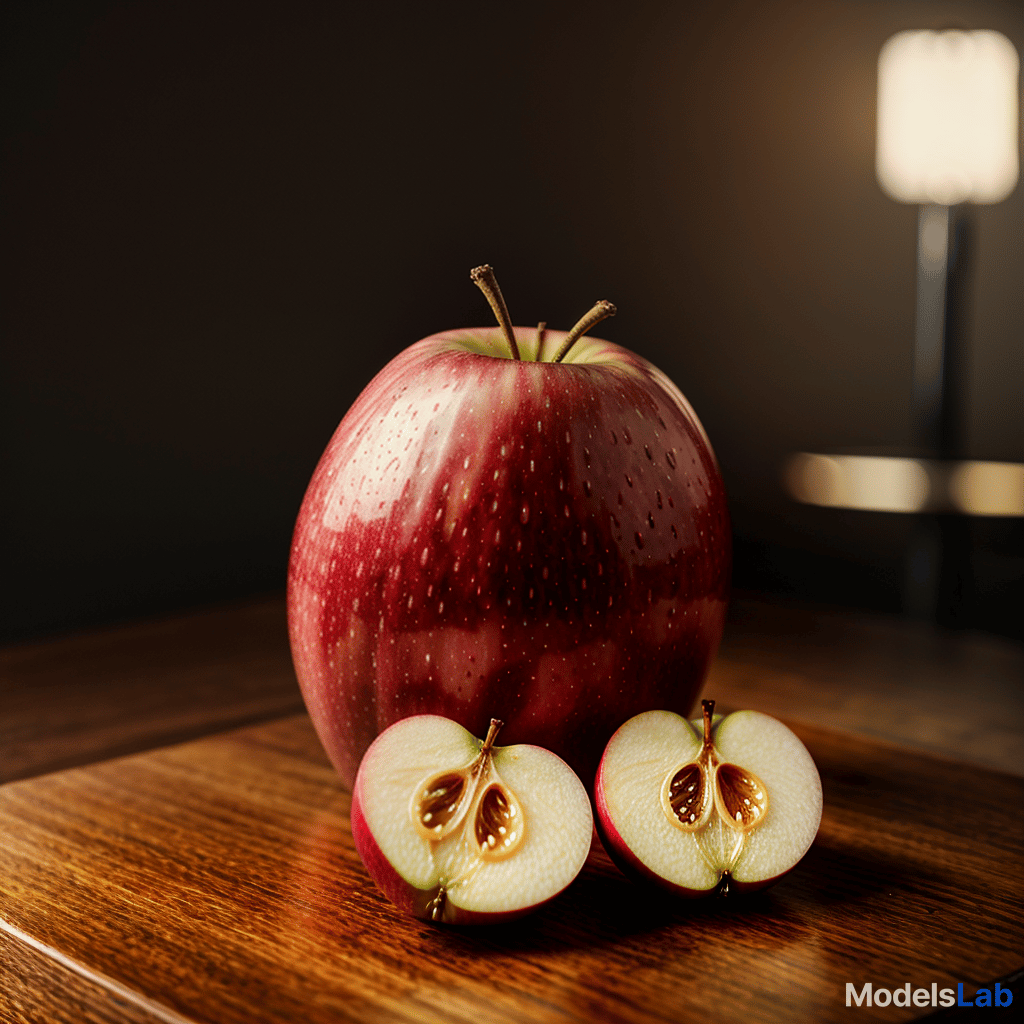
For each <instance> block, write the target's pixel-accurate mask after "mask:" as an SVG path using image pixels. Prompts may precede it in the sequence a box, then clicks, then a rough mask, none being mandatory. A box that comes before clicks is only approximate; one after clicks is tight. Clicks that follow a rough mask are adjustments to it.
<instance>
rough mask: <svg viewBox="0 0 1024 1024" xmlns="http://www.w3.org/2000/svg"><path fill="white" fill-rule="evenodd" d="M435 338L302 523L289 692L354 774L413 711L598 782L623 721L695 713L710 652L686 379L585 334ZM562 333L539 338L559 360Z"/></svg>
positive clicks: (340, 766) (701, 455) (722, 594)
mask: <svg viewBox="0 0 1024 1024" xmlns="http://www.w3.org/2000/svg"><path fill="white" fill-rule="evenodd" d="M516 337H517V342H518V344H519V347H520V349H521V351H522V353H523V359H522V361H517V360H513V359H510V358H508V353H507V348H506V347H505V342H504V340H503V338H502V335H501V332H500V330H499V329H498V328H478V329H466V330H460V331H451V332H446V333H442V334H436V335H433V336H431V337H429V338H425V339H423V340H422V341H419V342H417V343H416V344H414V345H412V346H410V347H409V348H408V349H406V350H405V351H404V352H402V353H401V354H399V355H398V356H397V357H396V358H395V359H393V360H392V361H391V362H390V363H389V364H388V365H387V366H385V367H384V369H383V370H381V371H380V373H379V374H378V375H377V376H376V377H375V378H374V379H373V380H372V381H371V382H370V384H369V385H368V386H367V387H366V389H365V390H364V391H363V393H362V394H361V395H360V396H359V398H358V399H357V400H356V402H355V403H354V404H353V406H352V408H351V409H350V410H349V412H348V413H347V414H346V416H345V417H344V419H343V420H342V422H341V424H340V425H339V427H338V429H337V431H336V432H335V434H334V436H333V437H332V439H331V441H330V443H329V444H328V446H327V449H326V451H325V452H324V454H323V456H322V457H321V459H320V462H319V464H318V466H317V468H316V470H315V472H314V474H313V477H312V480H311V482H310V484H309V487H308V490H307V492H306V495H305V498H304V500H303V503H302V507H301V510H300V512H299V516H298V519H297V522H296V526H295V532H294V537H293V542H292V550H291V558H290V562H289V571H288V622H289V634H290V638H291V647H292V656H293V660H294V664H295V669H296V673H297V676H298V680H299V684H300V686H301V688H302V693H303V696H304V698H305V701H306V705H307V707H308V709H309V712H310V715H311V717H312V720H313V723H314V726H315V728H316V730H317V732H318V734H319V736H320V739H321V741H322V743H323V745H324V748H325V750H326V752H327V754H328V756H329V757H330V759H331V761H332V762H333V764H334V765H335V767H336V768H337V770H338V772H339V774H340V776H341V778H342V780H343V781H344V782H345V783H346V784H347V785H348V786H349V787H351V785H352V783H353V781H354V778H355V774H356V770H357V767H358V765H359V761H360V759H361V757H362V755H363V753H364V752H365V751H366V749H367V748H368V747H369V745H370V743H371V742H372V741H373V740H374V738H375V737H376V736H377V735H378V734H379V733H380V732H382V731H383V730H384V729H385V728H387V727H388V726H389V725H391V724H392V723H394V722H396V721H398V720H400V719H402V718H405V717H408V716H410V715H414V714H437V715H442V716H445V717H448V718H452V719H454V720H455V721H457V722H458V723H459V724H461V725H462V726H464V727H465V728H466V729H467V730H469V731H470V732H471V733H472V734H473V735H476V736H479V735H483V734H484V733H486V731H487V726H488V723H489V721H490V719H491V718H500V719H501V720H502V721H503V722H504V723H505V727H504V729H503V731H502V741H503V743H507V744H516V743H533V744H536V745H539V746H543V747H546V748H548V749H549V750H552V751H553V752H555V753H556V754H558V755H559V756H560V757H562V758H563V760H565V761H567V762H568V763H569V765H570V766H571V767H572V768H573V769H574V770H575V771H576V773H577V774H578V775H579V776H580V778H581V779H583V780H584V782H585V783H586V784H587V785H588V788H589V783H590V780H592V779H593V778H594V772H595V771H596V769H597V765H598V762H599V760H600V757H601V753H602V751H603V750H604V746H605V744H606V743H607V742H608V740H609V738H610V737H611V735H612V733H613V732H614V731H615V729H616V728H617V727H618V726H619V725H620V724H621V723H622V722H623V721H625V720H626V719H628V718H630V717H631V716H633V715H635V714H638V713H639V712H641V711H646V710H650V709H654V708H665V709H668V710H674V711H676V712H678V713H679V714H682V715H685V714H687V713H688V712H689V711H690V709H691V708H692V706H693V703H694V701H695V700H696V698H697V696H698V695H699V692H700V689H701V687H702V685H703V680H704V676H705V674H706V672H707V669H708V666H709V664H710V662H711V659H712V658H713V656H714V654H715V651H716V650H717V647H718V643H719V640H720V638H721V633H722V627H723V624H724V619H725V609H726V601H727V597H728V586H729V577H730V571H731V544H730V529H729V518H728V511H727V506H726V496H725V489H724V486H723V483H722V479H721V475H720V473H719V469H718V465H717V463H716V461H715V457H714V454H713V452H712V450H711V446H710V444H709V442H708V439H707V436H706V435H705V433H704V430H703V428H702V427H701V425H700V422H699V421H698V419H697V417H696V414H695V413H694V412H693V410H692V409H691V407H690V405H689V403H688V402H687V401H686V399H685V398H684V397H683V395H682V393H681V392H680V391H679V389H678V388H677V387H676V386H675V385H674V384H673V383H672V382H671V381H670V380H669V379H668V378H667V377H666V376H665V375H664V374H663V373H662V372H661V371H659V370H658V369H657V368H655V367H654V366H652V365H651V364H650V363H648V362H647V361H646V360H644V359H642V358H641V357H639V356H637V355H635V354H633V353H632V352H630V351H628V350H627V349H624V348H621V347H620V346H617V345H614V344H612V343H610V342H607V341H603V340H601V339H597V338H590V337H586V338H582V339H580V340H579V341H578V342H577V343H576V345H575V346H574V348H573V349H572V350H571V351H570V353H569V356H568V358H567V359H566V360H565V361H564V362H562V363H557V364H556V363H552V362H545V361H535V359H536V355H537V341H536V338H537V332H536V330H535V329H533V328H529V329H527V328H516ZM564 337H565V334H564V333H562V332H558V331H548V332H547V333H546V336H545V340H544V345H543V348H544V354H545V356H546V357H547V358H550V356H551V354H553V353H554V352H556V351H557V349H558V347H559V346H560V344H561V341H562V339H563V338H564Z"/></svg>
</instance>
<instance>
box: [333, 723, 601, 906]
mask: <svg viewBox="0 0 1024 1024" xmlns="http://www.w3.org/2000/svg"><path fill="white" fill-rule="evenodd" d="M501 725H502V723H501V722H500V721H498V720H497V719H492V720H491V726H490V729H489V731H488V733H487V736H486V738H484V739H483V740H480V739H477V738H476V737H475V736H473V735H472V734H471V733H470V732H468V731H467V730H466V729H464V728H463V727H462V726H461V725H459V724H458V723H457V722H454V721H452V720H451V719H448V718H444V717H442V716H440V715H414V716H413V717H411V718H405V719H402V720H401V721H399V722H396V723H395V724H394V725H392V726H390V727H389V728H388V729H386V730H385V731H384V732H382V733H381V734H380V736H378V737H377V739H376V740H374V742H373V743H372V744H371V746H370V748H369V750H367V752H366V755H365V756H364V757H363V759H362V761H361V763H360V765H359V771H358V773H357V775H356V781H355V786H354V788H353V792H352V838H353V840H354V841H355V846H356V850H357V851H358V853H359V856H360V857H361V858H362V861H363V864H364V865H365V867H366V870H367V871H368V872H369V873H370V875H371V877H372V878H373V880H374V881H375V882H376V883H377V885H378V886H380V888H381V889H382V890H383V891H384V893H385V895H387V896H388V898H389V899H390V900H391V901H392V902H393V903H394V904H395V905H396V906H397V907H398V908H399V909H400V910H402V911H404V912H405V913H408V914H412V915H413V916H415V917H420V918H424V919H426V920H430V921H443V922H446V923H449V924H485V923H494V922H497V921H500V920H508V919H511V918H513V917H518V916H521V915H522V914H526V913H528V912H530V911H532V910H535V909H536V908H537V907H539V906H540V905H541V904H543V903H545V902H547V901H548V900H550V899H552V898H553V897H554V896H557V895H558V894H559V893H560V892H561V891H562V890H563V889H565V888H566V886H568V885H569V883H570V882H571V881H572V880H573V879H574V878H575V877H576V875H577V874H579V871H580V869H581V868H582V867H583V864H584V862H585V861H586V859H587V855H588V854H589V852H590V841H591V837H592V835H593V830H594V825H593V815H592V813H591V809H590V799H589V797H588V796H587V791H586V789H585V788H584V786H583V783H581V782H580V780H579V778H578V777H577V776H576V773H575V772H574V771H573V770H572V769H571V768H570V767H569V766H568V765H567V764H566V763H565V762H564V761H563V760H562V759H561V758H560V757H558V756H557V755H555V754H553V753H551V751H549V750H545V749H544V748H543V747H536V746H531V745H529V744H517V745H515V746H508V747H497V746H495V745H494V741H495V738H496V736H497V734H498V731H499V729H500V728H501Z"/></svg>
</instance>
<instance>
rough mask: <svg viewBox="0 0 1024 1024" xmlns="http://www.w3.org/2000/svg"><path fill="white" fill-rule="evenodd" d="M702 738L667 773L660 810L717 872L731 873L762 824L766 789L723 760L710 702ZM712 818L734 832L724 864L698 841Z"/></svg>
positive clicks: (706, 703) (749, 774)
mask: <svg viewBox="0 0 1024 1024" xmlns="http://www.w3.org/2000/svg"><path fill="white" fill-rule="evenodd" d="M701 710H702V712H703V725H704V737H703V742H702V743H701V748H700V753H699V754H698V755H697V757H696V758H695V759H694V760H691V761H687V762H686V763H685V764H683V765H682V766H681V767H679V768H677V769H675V770H674V771H671V772H669V774H668V775H667V776H666V777H665V781H664V783H663V784H662V787H661V806H662V809H663V810H664V812H665V815H666V817H667V818H668V820H669V821H670V822H671V823H672V824H673V825H674V826H675V827H676V828H678V829H681V830H682V831H683V832H687V833H689V834H690V835H692V836H693V837H694V839H695V840H696V841H697V849H698V850H700V852H701V855H702V856H703V857H704V858H705V860H707V862H708V864H709V866H710V867H711V868H713V869H715V870H717V871H719V873H720V874H722V875H724V874H728V873H729V872H731V871H732V870H733V869H734V868H735V866H736V863H737V861H738V860H739V858H740V855H741V854H742V852H743V841H744V839H745V837H746V835H747V833H749V832H752V831H753V830H754V829H755V828H757V827H758V825H760V824H761V823H762V822H763V821H764V816H765V813H766V812H767V810H768V791H767V789H766V787H765V785H764V783H763V782H762V781H761V780H760V779H759V778H758V777H757V776H756V775H755V774H754V773H753V772H751V771H748V770H747V769H745V768H741V767H740V766H739V765H737V764H732V763H731V762H729V761H723V760H722V759H721V757H720V755H719V753H718V751H717V750H716V749H715V744H714V742H713V740H712V736H711V723H712V715H713V714H714V711H715V702H714V701H713V700H703V701H701ZM716 815H717V819H718V821H720V822H721V824H722V825H724V826H726V827H727V828H728V829H730V830H732V832H734V833H735V839H734V842H733V846H732V850H731V852H730V853H729V855H728V857H727V858H726V860H725V862H724V863H720V860H721V858H720V857H716V856H714V855H713V854H712V853H710V852H709V851H708V850H707V849H706V848H705V846H704V845H703V844H702V843H701V842H700V838H699V837H700V835H701V834H702V833H703V832H705V831H706V830H707V828H708V826H709V825H710V824H711V823H712V820H713V819H714V817H715V816H716Z"/></svg>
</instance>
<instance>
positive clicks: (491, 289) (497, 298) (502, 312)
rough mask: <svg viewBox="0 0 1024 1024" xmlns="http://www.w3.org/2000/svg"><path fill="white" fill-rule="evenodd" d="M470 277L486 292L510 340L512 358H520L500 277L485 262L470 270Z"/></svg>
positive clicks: (496, 317)
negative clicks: (500, 286) (499, 281)
mask: <svg viewBox="0 0 1024 1024" xmlns="http://www.w3.org/2000/svg"><path fill="white" fill-rule="evenodd" d="M469 277H470V280H471V281H472V282H473V284H475V285H476V286H477V288H479V289H480V291H482V292H483V293H484V296H485V297H486V298H487V301H488V302H489V303H490V304H491V309H493V310H494V316H495V319H496V320H497V321H498V324H499V325H500V326H501V329H502V331H503V332H504V334H505V340H506V341H507V342H508V347H509V348H510V349H511V351H512V358H513V359H517V360H518V359H519V358H520V355H519V346H518V345H517V344H516V334H515V331H514V330H513V329H512V320H511V318H510V317H509V315H508V306H506V305H505V299H504V298H503V297H502V294H501V289H500V288H499V287H498V279H497V278H496V277H495V276H494V271H493V270H492V269H491V267H490V264H487V263H485V264H484V265H483V266H482V267H474V268H473V269H472V270H471V271H470V272H469Z"/></svg>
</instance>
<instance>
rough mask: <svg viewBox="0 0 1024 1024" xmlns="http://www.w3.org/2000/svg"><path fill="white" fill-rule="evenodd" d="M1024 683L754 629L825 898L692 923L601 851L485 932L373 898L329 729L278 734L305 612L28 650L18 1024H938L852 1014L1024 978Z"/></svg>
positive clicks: (749, 682)
mask: <svg viewBox="0 0 1024 1024" xmlns="http://www.w3.org/2000/svg"><path fill="white" fill-rule="evenodd" d="M1022 665H1024V654H1022V652H1021V651H1020V649H1019V648H1017V647H1014V646H1013V645H1009V644H1005V643H1003V642H1002V641H996V640H992V639H990V638H985V637H981V636H973V637H972V636H967V637H952V638H950V637H944V636H942V635H940V634H934V633H933V632H931V631H929V630H927V629H920V628H918V627H913V626H907V625H906V624H903V623H898V622H893V621H890V620H885V619H878V618H874V617H871V616H865V617H858V616H849V615H846V614H838V613H833V612H828V611H826V610H820V609H819V610H813V609H799V608H793V607H778V606H775V605H768V604H763V603H759V602H745V603H744V602H740V603H739V604H738V605H737V608H736V614H735V616H734V620H733V622H732V623H731V624H730V629H729V634H728V635H727V638H726V642H725V643H724V644H723V651H722V655H721V657H720V658H719V660H718V662H717V663H716V665H715V667H714V669H713V671H712V674H711V679H710V680H709V684H708V689H707V691H706V692H707V693H708V695H710V696H715V697H717V698H718V699H719V700H720V701H721V702H722V704H724V705H727V706H733V707H736V706H753V707H759V708H761V709H763V710H766V711H769V712H770V713H775V714H778V715H780V717H784V718H787V719H788V720H789V721H790V722H791V723H793V724H794V726H795V728H796V729H797V731H798V732H799V734H800V735H801V736H802V737H803V738H804V740H805V742H806V743H807V744H808V747H809V748H810V750H811V752H812V754H813V755H814V757H815V760H816V761H817V763H818V765H819V768H820V770H821V772H822V778H823V782H824V786H825V817H824V820H823V824H822V829H821V832H820V834H819V837H818V839H817V841H816V843H815V845H814V846H813V847H812V849H811V851H810V853H809V854H808V856H807V857H806V858H805V861H804V862H803V863H802V864H801V866H800V867H799V868H798V869H797V870H796V871H795V872H794V873H793V874H791V875H790V876H789V877H787V878H786V879H785V880H783V881H782V882H781V883H780V884H779V885H778V886H776V887H775V888H774V889H772V890H770V891H769V892H768V893H766V894H764V895H761V896H757V897H754V898H753V899H750V900H747V901H739V900H724V901H712V902H709V903H705V904H699V905H698V904H686V905H683V906H672V905H669V904H667V903H666V901H665V900H664V899H662V898H660V897H658V896H652V895H651V894H650V893H649V892H645V891H643V890H640V889H638V888H636V887H634V886H633V885H632V884H631V883H629V882H627V881H626V880H625V879H624V878H622V876H621V875H620V874H619V873H618V872H617V870H616V869H615V868H614V867H613V866H612V865H611V864H610V863H609V861H608V860H607V858H606V856H605V854H604V852H603V851H602V850H601V849H600V847H599V846H595V849H594V851H593V852H592V854H591V857H590V859H589V861H588V863H587V866H586V868H585V869H584V871H583V873H582V875H581V876H580V878H579V879H578V880H577V882H576V883H575V884H574V885H573V886H572V887H571V888H570V890H569V891H568V892H567V893H565V894H564V895H563V896H562V897H561V898H559V900H557V901H555V903H553V904H552V905H551V906H550V907H548V908H546V909H544V910H542V911H541V912H540V913H539V914H537V915H535V916H533V917H532V918H528V919H526V920H525V921H523V922H520V923H517V924H515V925H513V926H510V927H506V928H503V929H486V930H475V931H458V930H452V929H438V928H436V927H433V926H429V925H426V924H423V923H420V922H416V921H413V920H409V919H406V918H402V917H399V916H398V915H396V914H395V912H394V911H393V909H392V907H391V905H390V904H389V903H388V902H387V901H386V899H384V898H383V897H382V896H381V895H380V894H379V893H378V892H377V890H376V889H375V887H374V886H373V884H372V882H371V881H370V880H369V878H368V877H367V876H366V874H365V872H364V871H363V869H362V866H361V864H360V863H359V861H358V858H357V857H356V856H355V854H354V851H353V848H352V842H351V835H350V832H349V825H348V796H347V794H346V793H345V792H344V791H343V790H342V789H341V788H340V786H339V785H338V782H337V779H336V777H335V775H334V773H333V771H332V770H331V768H330V766H329V765H328V763H327V762H326V760H325V758H324V755H323V752H322V750H321V748H320V745H319V743H318V742H317V740H316V737H315V735H314V734H313V732H312V729H311V727H310V724H309V721H308V719H307V718H306V716H305V715H304V714H297V715H296V714H287V715H285V717H281V715H282V713H283V712H289V711H293V710H294V708H295V707H296V706H297V704H296V701H297V697H296V689H295V683H294V678H293V677H292V676H291V672H290V668H289V666H288V661H287V645H286V641H285V640H284V632H283V609H282V606H281V603H280V601H276V600H272V601H268V602H263V603H259V604H255V605H248V606H238V607H235V608H232V609H221V610H215V611H211V612H206V613H201V614H199V613H197V614H196V615H193V616H185V617H183V618H179V619H175V620H168V621H165V622H163V623H150V624H146V625H143V626H140V627H135V628H126V629H123V630H117V631H112V632H108V633H101V634H94V635H92V636H82V637H75V638H68V639H66V640H61V641H53V642H50V643H49V644H36V645H29V646H26V647H23V648H19V649H13V650H12V651H8V652H6V654H5V655H3V657H2V658H0V666H2V667H3V668H4V670H5V673H6V674H5V675H3V676H0V686H2V687H3V689H0V694H4V695H5V696H6V697H8V698H10V697H12V696H13V698H14V699H13V700H7V701H5V702H0V737H10V736H14V737H15V738H16V739H17V743H16V744H15V745H14V748H13V749H15V750H16V751H18V754H17V762H16V764H17V765H18V766H19V767H17V768H16V769H15V770H13V771H12V770H10V766H11V765H12V764H15V762H14V761H13V760H12V759H9V760H8V761H7V765H8V777H9V778H15V777H19V778H20V781H11V782H8V783H6V784H4V785H0V1021H4V1022H6V1021H8V1020H10V1021H16V1022H18V1024H22V1022H25V1021H28V1022H32V1024H37V1022H41V1024H50V1022H54V1024H64V1022H65V1021H67V1022H72V1021H82V1022H86V1024H92V1022H94V1021H95V1022H100V1024H107V1022H117V1024H121V1022H145V1024H151V1022H153V1021H170V1022H178V1024H180V1022H182V1021H185V1022H188V1021H194V1022H206V1024H220V1022H225V1024H229V1022H232V1021H256V1022H259V1021H268V1022H270V1024H274V1022H276V1021H310V1022H314V1024H315V1022H318V1021H324V1022H328V1021H330V1022H333V1021H373V1022H376V1021H435V1020H436V1021H456V1022H458V1021H467V1022H468V1021H473V1022H498V1021H501V1022H511V1021H517V1022H518V1021H545V1022H547V1021H552V1022H557V1021H567V1022H568V1021H573V1022H581V1021H595V1022H596V1021H601V1022H604V1021H611V1022H616V1021H619V1022H642V1021H643V1022H646V1021H666V1022H667V1021H672V1022H682V1021H689V1020H695V1021H714V1022H719V1021H720V1022H723V1024H725V1022H731V1021H740V1020H743V1021H787V1022H788V1021H829V1020H838V1019H846V1018H848V1017H849V1015H850V1013H851V1012H856V1014H857V1016H858V1018H863V1019H893V1020H899V1019H910V1018H913V1017H914V1016H920V1015H921V1014H924V1013H926V1012H929V1011H924V1010H910V1011H906V1010H899V1009H895V1008H890V1009H889V1010H877V1009H876V1010H875V1011H873V1012H872V1011H867V1010H866V1008H865V1009H860V1010H857V1011H851V1010H848V1009H847V1008H846V1007H845V1005H844V990H845V984H846V982H847V981H851V982H854V983H856V984H857V985H858V987H859V986H860V985H862V984H863V983H864V982H865V981H872V982H874V983H875V984H876V985H878V986H889V987H891V986H892V985H902V984H904V983H905V982H906V981H911V982H912V983H914V984H915V985H917V984H921V985H930V984H931V982H932V981H936V982H939V983H940V985H946V984H948V985H950V986H952V987H955V984H956V982H960V981H962V982H964V983H965V990H966V991H967V992H970V991H971V990H972V988H973V986H974V985H976V984H981V983H985V982H987V981H989V980H991V979H993V978H996V977H1002V976H1005V975H1007V974H1009V973H1010V972H1011V971H1013V970H1015V969H1016V968H1018V967H1020V965H1021V961H1022V959H1024V958H1022V957H1021V954H1020V949H1021V948H1024V941H1022V940H1024V927H1022V924H1021V922H1022V919H1024V888H1022V885H1024V883H1022V876H1024V819H1022V816H1021V814H1020V807H1021V806H1022V799H1024V779H1022V778H1021V777H1020V776H1021V774H1022V773H1021V769H1020V759H1019V750H1020V732H1021V730H1020V728H1019V722H1020V705H1021V694H1020V687H1021V681H1022V679H1024V672H1022V671H1021V668H1022ZM11 666H13V667H14V670H13V672H12V671H11ZM105 680H106V681H107V685H105V682H104V681H105ZM929 680H932V681H933V688H932V689H931V690H930V689H929ZM143 683H145V685H142V684H143ZM79 685H81V686H83V687H85V688H86V691H87V694H88V696H87V697H83V698H82V699H78V698H77V694H78V692H79V691H78V690H77V687H78V686H79ZM108 687H109V688H108ZM32 692H35V693H36V694H37V696H40V695H41V697H40V700H41V702H33V700H32V699H31V693H32ZM44 697H45V700H42V698H44ZM140 708H141V709H142V712H143V713H142V714H141V716H140ZM275 715H276V716H277V717H274V716H275ZM268 718H269V719H272V720H270V721H265V722H263V723H262V724H256V725H247V726H245V727H243V728H236V729H232V730H230V731H224V730H225V727H227V726H231V725H235V724H237V723H239V722H246V721H248V722H252V721H254V720H257V719H268ZM140 720H141V722H142V725H141V726H140V725H139V721H140ZM993 725H995V726H996V735H997V736H999V735H1002V736H1003V738H1002V739H999V740H998V742H996V743H995V744H993V743H991V742H990V741H988V740H987V739H986V736H987V735H990V734H991V731H992V726H993ZM999 729H1002V733H1000V732H999ZM209 734H213V735H209ZM204 735H205V738H201V739H196V740H192V741H190V742H187V743H183V744H178V745H173V744H172V743H171V741H172V740H175V739H180V738H182V737H183V736H204ZM64 737H67V738H68V745H67V747H65V745H64ZM9 749H11V748H9V747H8V748H5V747H0V756H4V755H5V753H6V751H7V750H9ZM125 750H141V751H143V752H141V753H137V754H134V755H132V756H127V757H120V758H112V757H111V755H113V754H118V753H121V752H124V751H125ZM928 750H933V751H934V752H935V753H934V755H933V754H930V753H928V752H927V751H928ZM70 763H77V764H80V765H81V767H76V768H72V769H66V768H65V770H56V769H60V768H62V767H63V766H64V765H67V764H70ZM992 763H997V764H999V765H1000V766H1001V767H1002V768H1003V769H1005V770H1003V771H995V770H992V768H990V767H987V766H988V765H990V764H992ZM41 772H51V774H40V773H41Z"/></svg>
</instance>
